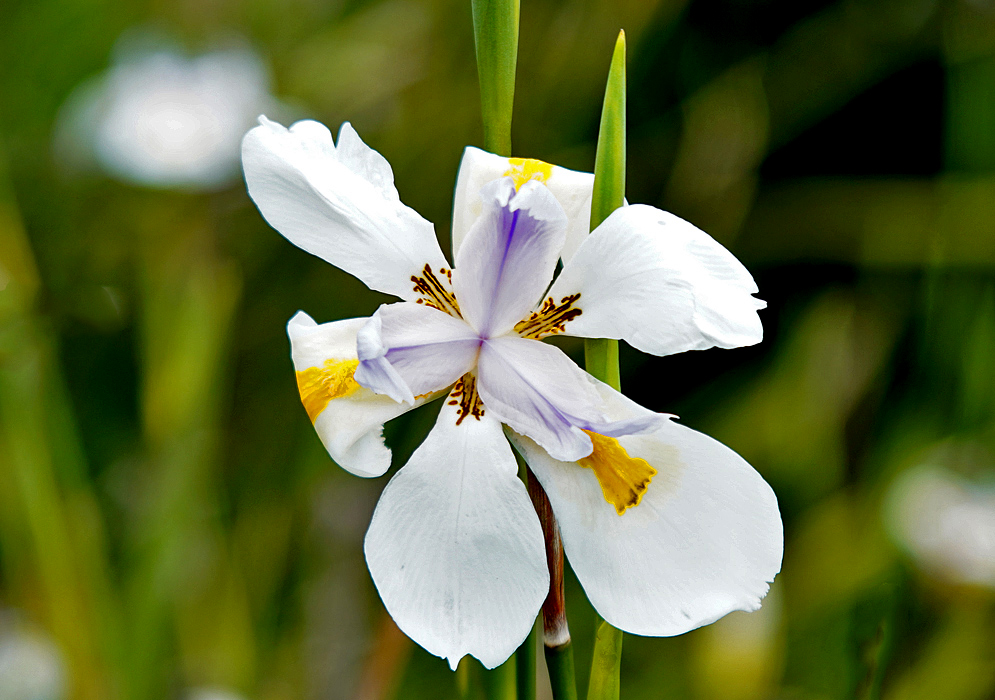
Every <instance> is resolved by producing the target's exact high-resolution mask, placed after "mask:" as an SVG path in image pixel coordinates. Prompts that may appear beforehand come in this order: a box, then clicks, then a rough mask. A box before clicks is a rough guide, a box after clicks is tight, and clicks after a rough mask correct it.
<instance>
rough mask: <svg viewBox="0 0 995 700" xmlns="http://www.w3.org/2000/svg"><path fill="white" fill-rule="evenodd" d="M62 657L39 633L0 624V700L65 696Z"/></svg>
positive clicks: (35, 699)
mask: <svg viewBox="0 0 995 700" xmlns="http://www.w3.org/2000/svg"><path fill="white" fill-rule="evenodd" d="M65 689H66V684H65V673H64V670H63V665H62V658H61V656H60V655H59V651H58V649H56V647H55V645H54V644H53V643H52V642H51V641H50V640H49V639H47V638H46V637H44V636H43V635H42V634H41V633H39V632H36V631H33V630H25V629H21V627H20V625H17V626H16V627H13V626H12V627H10V628H6V629H4V627H3V626H0V700H60V699H61V698H64V697H66V690H65Z"/></svg>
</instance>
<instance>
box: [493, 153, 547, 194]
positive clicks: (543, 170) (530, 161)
mask: <svg viewBox="0 0 995 700" xmlns="http://www.w3.org/2000/svg"><path fill="white" fill-rule="evenodd" d="M508 163H509V164H510V165H511V167H510V168H508V169H507V170H506V171H505V172H504V175H503V176H502V177H512V178H514V181H515V189H516V190H519V189H521V187H522V185H524V184H525V183H526V182H528V181H529V180H538V181H539V182H542V183H544V184H545V182H546V180H548V179H549V178H550V177H551V176H552V174H553V166H552V165H550V164H549V163H546V162H543V161H541V160H536V159H535V158H509V159H508Z"/></svg>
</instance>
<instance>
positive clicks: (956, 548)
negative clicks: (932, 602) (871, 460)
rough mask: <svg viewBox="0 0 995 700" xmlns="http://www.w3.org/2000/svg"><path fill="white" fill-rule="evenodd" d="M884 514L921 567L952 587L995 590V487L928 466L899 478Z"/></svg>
mask: <svg viewBox="0 0 995 700" xmlns="http://www.w3.org/2000/svg"><path fill="white" fill-rule="evenodd" d="M937 457H939V458H941V459H942V455H941V454H938V455H937ZM885 514H886V516H887V522H888V526H889V529H890V531H891V534H892V536H893V538H894V539H895V540H896V541H897V542H898V543H899V544H900V545H901V546H902V547H903V548H904V549H905V550H906V551H908V552H909V554H911V555H912V556H913V557H914V558H915V560H916V561H917V562H918V564H919V565H920V566H921V567H923V568H924V569H926V570H927V571H929V572H931V573H933V574H936V575H938V576H939V577H941V578H943V579H946V580H948V581H951V582H954V583H964V584H971V585H979V586H986V587H988V588H995V489H992V488H990V487H989V488H987V489H985V488H983V487H981V486H978V485H972V484H970V483H969V482H968V481H967V480H966V479H963V478H961V477H959V476H957V475H956V474H954V473H952V472H950V471H948V470H947V469H945V468H943V467H942V466H939V464H936V463H932V462H927V463H925V464H922V465H919V466H917V467H914V468H912V469H909V470H908V471H906V472H904V473H903V474H901V476H899V477H898V478H897V479H896V480H895V482H894V483H893V484H892V486H891V488H890V489H889V492H888V497H887V499H886V501H885Z"/></svg>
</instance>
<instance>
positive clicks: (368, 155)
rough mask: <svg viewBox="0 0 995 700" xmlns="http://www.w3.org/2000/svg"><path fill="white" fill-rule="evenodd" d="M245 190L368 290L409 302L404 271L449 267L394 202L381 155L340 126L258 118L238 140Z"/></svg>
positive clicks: (279, 225)
mask: <svg viewBox="0 0 995 700" xmlns="http://www.w3.org/2000/svg"><path fill="white" fill-rule="evenodd" d="M242 167H243V170H244V171H245V182H246V185H247V186H248V189H249V196H251V197H252V200H253V201H254V202H255V203H256V206H257V207H259V211H260V212H261V213H262V215H263V217H264V218H265V219H266V221H268V222H269V224H270V225H271V226H272V227H273V228H275V229H276V230H277V231H279V232H280V233H282V234H283V235H284V236H285V237H286V238H287V239H288V240H289V241H290V242H291V243H293V244H294V245H296V246H298V247H300V248H303V249H304V250H306V251H307V252H309V253H311V254H312V255H317V256H318V257H320V258H322V259H323V260H326V261H327V262H329V263H331V264H332V265H335V266H336V267H339V268H341V269H343V270H345V271H346V272H348V273H350V274H352V275H355V276H356V277H358V278H359V279H360V280H362V281H363V282H364V283H366V285H367V286H369V287H370V288H371V289H375V290H377V291H381V292H385V293H387V294H393V295H396V296H399V297H401V298H402V299H408V300H414V299H416V298H417V296H418V295H417V293H416V292H415V291H414V287H413V284H412V282H411V277H412V276H414V275H420V274H421V273H422V270H423V269H424V267H425V265H426V264H427V265H429V266H431V268H432V269H433V270H438V269H440V268H446V267H448V263H446V259H445V256H444V255H443V254H442V251H441V249H440V248H439V243H438V241H437V240H436V237H435V229H434V227H433V226H432V224H431V223H429V222H428V221H426V220H425V219H423V218H422V217H421V216H420V215H419V214H418V213H417V212H416V211H415V210H414V209H411V208H410V207H406V206H405V205H403V204H401V202H400V200H399V199H398V198H397V191H396V190H395V189H394V183H393V174H392V173H391V170H390V166H389V165H388V164H387V161H386V160H385V159H384V158H383V157H382V156H381V155H380V154H379V153H377V152H376V151H374V150H373V149H371V148H369V147H368V146H366V144H364V143H363V142H362V141H361V140H360V139H359V136H358V135H356V132H355V130H353V128H352V127H351V126H350V125H349V124H348V123H346V124H343V126H342V130H341V132H340V135H339V147H338V148H336V146H335V144H334V143H333V142H332V135H331V132H329V131H328V129H327V128H326V127H325V126H324V125H322V124H319V123H318V122H315V121H300V122H297V123H296V124H294V125H293V126H291V127H290V129H286V128H284V127H283V126H281V125H279V124H277V123H275V122H271V121H269V120H268V119H266V118H265V117H260V125H259V126H257V127H255V128H254V129H252V130H251V131H249V133H247V134H246V135H245V139H244V140H243V141H242Z"/></svg>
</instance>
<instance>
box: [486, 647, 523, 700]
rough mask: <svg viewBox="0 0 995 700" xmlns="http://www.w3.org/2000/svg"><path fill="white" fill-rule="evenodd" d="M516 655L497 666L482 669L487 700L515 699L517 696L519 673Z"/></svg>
mask: <svg viewBox="0 0 995 700" xmlns="http://www.w3.org/2000/svg"><path fill="white" fill-rule="evenodd" d="M515 661H516V659H515V657H514V656H513V657H511V658H510V659H508V660H507V661H505V662H504V663H503V664H501V665H500V666H498V667H497V668H495V669H493V670H491V671H488V670H486V669H482V675H483V685H484V698H485V700H515V699H516V697H517V694H518V693H517V680H518V678H517V674H516V669H515Z"/></svg>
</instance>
